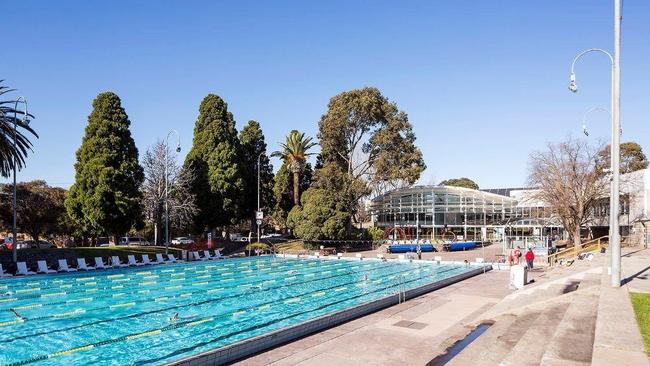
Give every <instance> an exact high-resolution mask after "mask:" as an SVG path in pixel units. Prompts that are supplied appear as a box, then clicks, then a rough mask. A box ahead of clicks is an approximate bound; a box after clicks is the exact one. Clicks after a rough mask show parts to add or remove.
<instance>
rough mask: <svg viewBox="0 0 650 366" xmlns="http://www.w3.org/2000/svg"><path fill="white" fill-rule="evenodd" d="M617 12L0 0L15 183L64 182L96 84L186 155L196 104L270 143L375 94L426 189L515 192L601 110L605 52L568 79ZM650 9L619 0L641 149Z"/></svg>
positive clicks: (393, 4) (559, 6) (598, 8)
mask: <svg viewBox="0 0 650 366" xmlns="http://www.w3.org/2000/svg"><path fill="white" fill-rule="evenodd" d="M612 11H613V9H612V1H605V0H603V1H592V0H580V1H566V0H552V1H551V0H543V1H542V0H538V1H521V0H517V1H514V0H507V1H506V0H499V1H475V0H474V1H469V0H462V1H460V0H457V1H403V2H398V1H349V0H348V1H320V2H316V1H258V2H248V1H231V2H221V1H219V2H217V1H205V2H203V1H105V2H97V1H56V2H54V1H29V0H23V1H19V2H12V3H8V2H5V3H4V4H3V6H2V15H1V16H0V17H1V18H2V21H1V22H0V29H1V31H2V35H3V44H4V47H3V55H2V57H0V70H1V72H0V79H5V80H6V81H5V83H6V84H7V85H9V86H11V87H13V88H17V89H19V92H18V93H19V94H22V95H25V96H26V97H27V98H28V100H29V106H30V109H31V111H32V112H33V113H34V114H35V115H36V117H37V118H36V119H35V120H34V121H33V125H34V127H35V128H36V129H37V130H38V132H39V134H40V135H41V138H40V139H39V140H38V141H37V142H36V143H35V154H33V155H31V156H30V157H29V160H28V167H27V169H25V170H23V171H22V172H20V173H19V179H20V180H27V179H35V178H42V179H45V180H47V181H48V182H49V183H50V184H53V185H60V186H64V187H67V186H69V185H71V184H72V182H73V181H74V169H73V163H74V154H75V151H76V150H77V148H78V147H79V144H80V142H81V137H82V134H83V131H84V127H85V125H86V122H87V116H88V114H89V113H90V110H91V102H92V100H93V98H94V97H95V96H96V95H97V93H99V92H101V91H106V90H111V91H114V92H116V93H117V94H118V95H119V96H120V97H121V98H122V102H123V105H124V107H125V108H126V111H127V113H128V115H129V117H130V119H131V122H132V126H131V130H132V133H133V136H134V138H135V141H136V144H137V145H138V148H139V149H140V153H141V154H142V153H143V152H144V151H145V150H146V148H147V146H149V145H150V144H151V143H153V142H154V141H155V140H156V139H158V138H163V137H164V136H165V135H166V133H167V131H169V130H170V129H172V128H175V129H178V130H179V131H180V133H181V139H182V145H183V154H184V153H186V152H187V151H188V150H189V147H190V144H191V141H192V129H193V126H194V122H195V120H196V116H197V111H198V105H199V103H200V101H201V99H202V98H203V97H204V96H205V95H206V94H207V93H216V94H218V95H220V96H221V97H223V98H224V99H225V100H226V101H227V102H228V104H229V108H230V110H231V111H232V113H233V114H234V116H235V119H236V121H237V126H238V128H241V126H243V125H244V124H245V123H246V121H248V120H249V119H255V120H257V121H259V122H260V123H261V124H262V127H263V129H264V133H265V135H266V139H267V142H268V143H269V145H270V148H271V149H276V148H277V143H278V142H279V141H281V140H282V138H283V136H284V134H286V133H287V132H288V131H289V130H291V129H292V128H297V129H300V130H303V131H305V132H306V133H307V134H309V135H311V136H315V135H316V133H317V129H318V126H317V122H318V120H319V118H320V116H321V114H322V113H323V112H324V111H325V109H326V106H327V102H328V99H329V98H330V97H331V96H333V95H335V94H337V93H339V92H341V91H344V90H348V89H352V88H357V87H363V86H376V87H378V88H379V89H381V91H382V92H383V93H384V95H386V96H387V97H388V98H390V99H391V100H393V101H395V102H396V103H397V104H398V106H399V107H400V108H401V109H403V110H404V111H406V112H407V113H408V115H409V118H410V121H411V122H412V124H413V126H414V128H415V132H416V134H417V136H418V140H417V144H418V145H419V147H420V148H421V149H422V151H423V153H424V157H425V160H426V164H427V166H428V168H427V170H426V171H425V172H424V173H423V175H422V178H421V183H424V184H427V183H432V182H439V181H440V180H443V179H445V178H450V177H459V176H467V177H470V178H473V179H475V180H476V181H477V182H478V183H479V185H480V186H481V187H485V188H489V187H502V186H520V185H523V184H524V183H525V181H526V175H527V158H528V155H529V154H530V152H531V151H533V150H535V149H540V148H543V147H544V145H545V144H546V143H547V142H552V141H559V140H561V139H563V138H565V137H567V136H568V135H570V134H571V135H574V136H579V135H581V119H582V114H583V112H584V111H585V110H586V109H588V108H590V107H593V106H603V107H607V108H609V69H608V67H609V64H608V61H607V59H606V58H605V57H602V56H601V55H597V54H594V55H592V56H590V57H587V58H584V59H583V60H582V62H581V63H580V64H579V65H578V68H577V73H578V83H579V86H580V91H579V93H578V94H576V95H573V94H571V93H570V92H569V91H568V90H567V80H568V73H569V66H570V62H571V60H572V59H573V57H574V56H575V55H576V54H577V52H578V51H580V50H582V49H585V48H590V47H602V48H606V49H611V48H612V47H613V35H612V23H613V20H612ZM649 11H650V3H649V2H647V1H642V0H627V1H625V5H624V21H623V51H622V93H623V99H622V108H623V109H622V124H623V133H624V135H623V141H626V140H631V139H632V140H636V141H638V142H639V143H641V145H642V146H643V147H645V148H646V149H649V150H650V123H648V122H649V121H648V118H647V116H648V112H649V110H650V103H648V93H647V85H649V83H648V82H649V81H650V71H649V70H650V69H649V68H648V60H649V59H650V44H649V42H650V38H649V37H648V34H650V22H648V17H647V15H648V13H649ZM18 93H17V94H16V95H18ZM590 120H591V123H590V124H591V127H590V130H591V136H590V137H589V138H590V139H593V140H594V141H595V140H598V139H603V140H606V139H609V126H608V118H607V116H606V115H605V114H604V113H603V114H598V113H596V114H594V115H592V117H591V119H590ZM648 152H650V151H648ZM275 165H276V169H277V161H276V164H275Z"/></svg>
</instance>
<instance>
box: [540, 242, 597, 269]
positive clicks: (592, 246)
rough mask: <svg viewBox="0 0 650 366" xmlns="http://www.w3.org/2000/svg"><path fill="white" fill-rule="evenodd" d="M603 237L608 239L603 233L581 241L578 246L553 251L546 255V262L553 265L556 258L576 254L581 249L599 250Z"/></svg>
mask: <svg viewBox="0 0 650 366" xmlns="http://www.w3.org/2000/svg"><path fill="white" fill-rule="evenodd" d="M605 238H607V239H609V236H608V235H605V236H601V237H599V238H596V239H591V240H589V241H586V242H585V243H581V244H580V246H579V247H576V246H573V247H571V248H567V249H564V250H561V251H559V252H557V253H553V254H551V255H549V256H548V263H549V265H550V266H553V265H555V263H557V260H558V259H559V258H564V257H572V256H577V255H578V254H579V253H580V252H582V251H592V250H594V249H595V250H600V248H602V247H603V242H604V239H605Z"/></svg>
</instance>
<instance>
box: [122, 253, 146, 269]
mask: <svg viewBox="0 0 650 366" xmlns="http://www.w3.org/2000/svg"><path fill="white" fill-rule="evenodd" d="M126 258H127V259H128V262H127V264H128V265H129V266H136V267H140V266H144V263H142V262H138V261H136V260H135V256H134V255H132V254H129V255H128V256H127V257H126Z"/></svg>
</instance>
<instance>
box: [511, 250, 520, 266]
mask: <svg viewBox="0 0 650 366" xmlns="http://www.w3.org/2000/svg"><path fill="white" fill-rule="evenodd" d="M512 256H513V257H514V259H515V264H519V261H520V259H521V249H519V247H517V248H516V249H515V250H514V251H513V253H512Z"/></svg>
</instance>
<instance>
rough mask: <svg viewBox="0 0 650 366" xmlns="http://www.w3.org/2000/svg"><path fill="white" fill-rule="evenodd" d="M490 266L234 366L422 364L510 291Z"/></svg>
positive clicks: (502, 275)
mask: <svg viewBox="0 0 650 366" xmlns="http://www.w3.org/2000/svg"><path fill="white" fill-rule="evenodd" d="M507 282H508V273H507V272H502V271H501V272H500V271H491V272H487V273H486V274H482V275H479V276H476V277H472V278H470V279H467V280H465V281H462V282H460V283H456V284H453V285H451V286H448V287H445V288H443V289H440V290H437V291H435V292H432V293H429V294H426V295H423V296H420V297H417V298H415V299H412V300H409V301H406V302H405V303H402V304H400V305H396V306H392V307H390V308H388V309H384V310H382V311H379V312H377V313H374V314H371V315H368V316H365V317H362V318H359V319H356V320H353V321H351V322H348V323H345V324H343V325H340V326H337V327H334V328H331V329H329V330H326V331H324V332H320V333H317V334H314V335H312V336H308V337H305V338H303V339H300V340H297V341H295V342H292V343H289V344H287V345H284V346H281V347H277V348H274V349H272V350H269V351H267V352H264V353H261V354H259V355H257V356H253V357H251V358H248V359H246V360H244V361H241V362H239V363H238V364H239V365H327V366H333V365H337V366H338V365H341V366H345V365H404V364H411V365H424V364H426V363H427V362H429V361H430V360H431V359H433V358H434V357H435V356H436V354H437V348H438V346H439V345H440V344H441V343H443V342H444V341H445V340H446V339H448V338H450V337H451V336H452V334H453V333H454V332H459V331H460V332H467V331H468V330H467V329H464V328H463V324H467V323H469V321H471V320H472V319H474V318H475V317H476V316H477V315H478V314H480V313H483V312H485V311H486V310H487V309H489V308H490V307H492V306H493V305H494V304H496V303H497V302H498V301H499V300H501V299H502V298H503V297H505V296H506V295H508V294H509V293H510V292H511V291H510V290H509V289H508V287H507Z"/></svg>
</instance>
